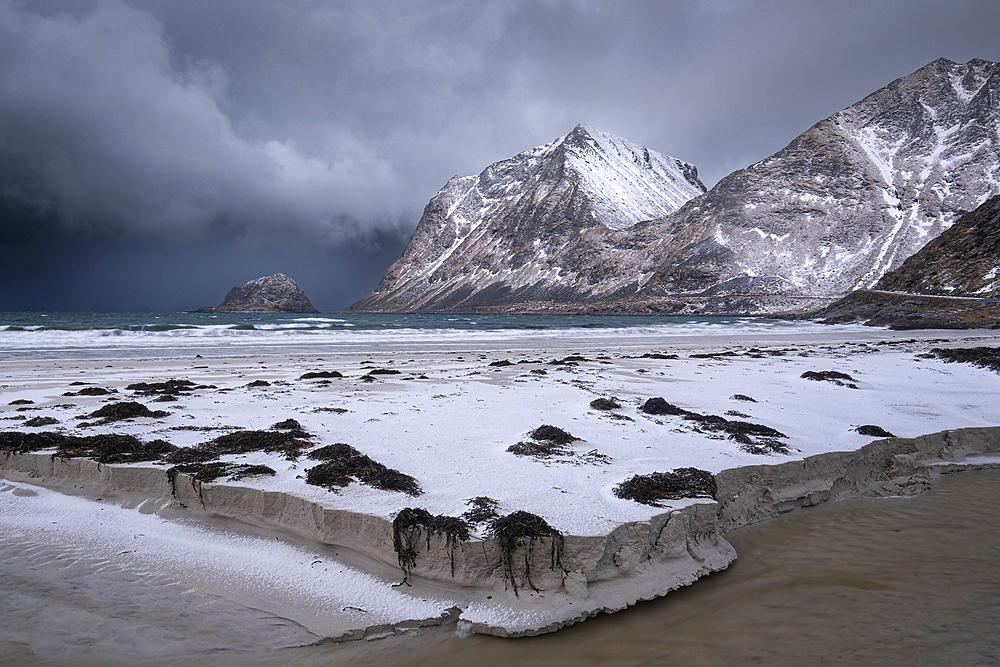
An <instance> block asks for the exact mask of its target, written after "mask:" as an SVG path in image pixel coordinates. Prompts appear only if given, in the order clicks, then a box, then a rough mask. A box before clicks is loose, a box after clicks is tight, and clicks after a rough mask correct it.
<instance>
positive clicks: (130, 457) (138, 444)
mask: <svg viewBox="0 0 1000 667" xmlns="http://www.w3.org/2000/svg"><path fill="white" fill-rule="evenodd" d="M176 449H177V447H175V446H174V445H171V444H170V443H169V442H166V441H165V440H151V441H149V442H143V441H142V440H139V439H138V438H136V437H135V436H132V435H121V434H116V433H106V434H101V435H90V436H86V437H77V436H68V437H67V438H66V440H65V441H64V442H62V443H60V444H59V451H58V452H56V453H55V454H54V456H57V457H59V458H67V459H72V458H89V459H96V460H97V461H98V463H136V462H139V461H156V460H159V459H160V458H162V457H163V455H164V454H168V453H170V452H173V451H175V450H176Z"/></svg>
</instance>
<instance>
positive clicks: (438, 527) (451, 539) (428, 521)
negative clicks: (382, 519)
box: [392, 507, 469, 585]
mask: <svg viewBox="0 0 1000 667" xmlns="http://www.w3.org/2000/svg"><path fill="white" fill-rule="evenodd" d="M421 534H423V536H424V539H425V541H426V544H427V551H430V550H431V537H433V536H434V535H444V536H445V541H446V543H447V546H448V557H449V559H450V560H451V575H452V576H455V552H456V551H457V550H458V548H459V545H460V544H461V543H462V542H468V541H469V524H468V523H466V522H465V520H464V519H461V518H459V517H454V516H447V515H444V514H439V515H438V516H434V515H432V514H431V513H430V512H428V511H427V510H425V509H420V508H416V507H406V508H403V509H402V510H400V511H399V514H397V515H396V517H395V518H394V519H393V520H392V546H393V548H394V549H395V550H396V558H397V560H398V561H399V567H400V569H402V570H403V581H402V583H404V584H406V585H409V579H410V575H411V572H412V571H413V568H414V567H415V566H416V564H417V555H418V554H419V552H418V551H417V544H418V543H419V541H420V536H421Z"/></svg>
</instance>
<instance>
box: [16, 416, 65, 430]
mask: <svg viewBox="0 0 1000 667" xmlns="http://www.w3.org/2000/svg"><path fill="white" fill-rule="evenodd" d="M58 423H59V420H58V419H56V418H55V417H34V418H32V419H29V420H27V421H25V422H24V425H25V426H30V427H32V428H36V427H38V426H51V425H52V424H58Z"/></svg>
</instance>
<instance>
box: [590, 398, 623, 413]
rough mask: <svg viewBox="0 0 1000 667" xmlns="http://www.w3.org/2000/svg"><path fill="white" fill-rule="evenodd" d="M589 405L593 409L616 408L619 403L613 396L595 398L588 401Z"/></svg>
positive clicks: (619, 405)
mask: <svg viewBox="0 0 1000 667" xmlns="http://www.w3.org/2000/svg"><path fill="white" fill-rule="evenodd" d="M590 407H591V408H593V409H594V410H617V409H618V408H620V407H621V403H619V402H618V401H616V400H615V399H613V398H595V399H594V400H592V401H591V402H590Z"/></svg>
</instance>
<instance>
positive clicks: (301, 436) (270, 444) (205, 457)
mask: <svg viewBox="0 0 1000 667" xmlns="http://www.w3.org/2000/svg"><path fill="white" fill-rule="evenodd" d="M311 437H312V436H311V435H309V434H308V433H306V432H305V431H302V430H293V431H236V432H234V433H226V434H225V435H220V436H219V437H217V438H215V439H213V440H209V441H208V442H203V443H201V444H199V445H195V446H194V447H184V448H182V449H178V450H176V451H174V452H171V453H170V454H169V455H167V457H166V460H167V462H168V463H175V464H180V463H206V462H208V461H214V460H217V459H218V458H219V457H220V456H224V455H227V454H246V453H248V452H269V453H270V452H280V453H281V454H284V455H285V458H286V459H288V460H289V461H294V460H295V459H297V458H298V457H299V455H300V454H301V453H302V450H303V449H306V448H308V447H311V446H312V443H310V442H308V440H307V438H311Z"/></svg>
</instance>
